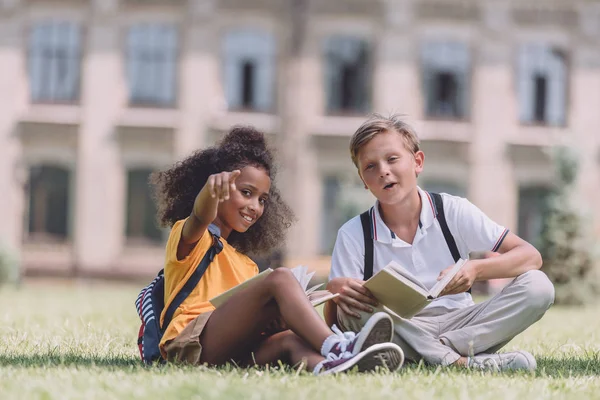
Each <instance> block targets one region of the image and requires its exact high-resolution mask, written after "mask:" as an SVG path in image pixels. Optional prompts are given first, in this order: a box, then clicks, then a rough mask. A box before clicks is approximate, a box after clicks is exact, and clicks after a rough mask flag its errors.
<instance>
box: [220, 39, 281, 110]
mask: <svg viewBox="0 0 600 400" xmlns="http://www.w3.org/2000/svg"><path fill="white" fill-rule="evenodd" d="M223 52H224V56H223V59H224V62H225V71H224V82H223V85H224V90H225V96H226V98H227V104H228V106H229V109H231V110H240V109H243V110H255V111H262V112H268V111H271V110H272V109H273V88H274V82H275V42H274V40H273V37H272V36H271V35H269V34H268V33H264V32H258V31H234V32H229V33H227V34H226V35H225V39H224V42H223Z"/></svg>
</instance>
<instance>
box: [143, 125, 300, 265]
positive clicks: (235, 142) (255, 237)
mask: <svg viewBox="0 0 600 400" xmlns="http://www.w3.org/2000/svg"><path fill="white" fill-rule="evenodd" d="M246 166H253V167H257V168H262V169H264V170H265V171H266V172H267V174H268V175H269V177H270V178H271V189H270V191H269V200H268V202H267V203H266V204H265V209H264V212H263V215H262V217H261V218H259V219H258V220H257V221H256V223H254V225H252V226H251V227H250V228H249V229H248V230H247V231H246V232H244V233H240V232H236V231H232V232H231V234H230V235H229V237H228V238H227V242H228V243H229V244H231V245H232V246H233V247H235V248H236V249H237V250H238V251H239V252H241V253H244V254H248V255H253V256H259V255H264V254H267V253H269V252H271V251H273V250H276V249H278V248H280V247H281V246H282V245H283V241H284V240H285V234H286V231H287V229H288V228H289V227H290V226H291V225H292V222H293V221H294V214H293V212H292V210H291V209H290V207H289V206H288V205H287V204H286V203H285V202H284V200H283V199H282V197H281V195H280V193H279V190H278V189H277V187H276V185H275V179H274V178H275V173H276V167H275V164H274V160H273V154H272V152H271V150H270V149H269V147H268V146H267V143H266V140H265V137H264V135H263V133H261V132H259V131H258V130H256V129H255V128H253V127H248V126H236V127H233V128H232V130H231V131H230V132H229V133H228V134H227V135H226V136H225V137H224V138H223V140H222V141H221V142H220V143H218V144H217V145H216V146H213V147H209V148H206V149H203V150H198V151H196V152H195V153H194V154H192V155H191V156H189V157H188V158H186V159H184V160H183V161H180V162H178V163H176V164H175V165H173V166H172V167H171V168H170V169H168V170H166V171H160V172H157V173H154V174H152V176H151V177H150V183H151V184H152V185H154V197H155V200H156V203H157V206H158V215H157V217H158V221H159V223H160V225H161V226H163V227H172V226H173V224H175V222H177V221H179V220H182V219H185V218H187V217H188V216H189V215H190V214H191V213H192V209H193V206H194V201H195V199H196V196H197V195H198V193H199V192H200V190H202V188H203V187H204V185H205V183H206V181H207V180H208V177H209V176H210V175H212V174H216V173H219V172H222V171H233V170H235V169H241V168H243V167H246Z"/></svg>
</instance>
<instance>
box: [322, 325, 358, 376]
mask: <svg viewBox="0 0 600 400" xmlns="http://www.w3.org/2000/svg"><path fill="white" fill-rule="evenodd" d="M331 330H332V331H333V333H335V334H336V335H337V336H338V337H339V342H337V343H336V344H335V345H334V346H333V347H335V346H339V348H340V353H339V354H335V353H334V352H332V351H329V353H327V356H325V359H324V360H323V361H321V362H320V363H319V364H317V366H316V367H315V370H314V374H315V375H318V374H319V372H321V369H322V368H323V365H324V364H325V363H328V362H332V361H337V360H340V359H343V358H350V357H352V353H351V352H350V351H346V349H347V348H348V345H349V344H350V343H351V342H352V341H353V340H354V339H355V338H356V333H354V332H342V331H341V330H340V329H339V328H338V327H337V326H335V325H333V326H332V327H331ZM333 347H332V349H333Z"/></svg>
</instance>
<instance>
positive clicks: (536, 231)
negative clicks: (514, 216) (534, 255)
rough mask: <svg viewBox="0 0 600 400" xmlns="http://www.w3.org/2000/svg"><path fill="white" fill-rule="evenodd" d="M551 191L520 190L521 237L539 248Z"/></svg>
mask: <svg viewBox="0 0 600 400" xmlns="http://www.w3.org/2000/svg"><path fill="white" fill-rule="evenodd" d="M549 194H550V189H548V188H545V187H528V188H520V189H519V225H518V229H519V232H518V233H519V236H520V237H521V238H523V239H524V240H526V241H528V242H529V243H531V244H533V245H534V246H537V245H538V244H539V241H540V235H541V233H542V228H543V220H544V216H545V214H546V210H547V199H548V196H549Z"/></svg>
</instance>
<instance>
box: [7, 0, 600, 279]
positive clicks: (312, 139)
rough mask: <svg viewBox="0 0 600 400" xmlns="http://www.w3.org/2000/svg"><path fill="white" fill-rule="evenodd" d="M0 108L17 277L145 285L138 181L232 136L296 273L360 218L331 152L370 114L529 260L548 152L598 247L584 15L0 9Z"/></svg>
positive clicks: (198, 0) (75, 5)
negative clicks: (132, 278)
mask: <svg viewBox="0 0 600 400" xmlns="http://www.w3.org/2000/svg"><path fill="white" fill-rule="evenodd" d="M0 105H1V109H2V111H1V112H0V190H1V191H2V196H0V221H2V223H1V224H0V239H1V240H2V241H3V242H4V243H5V245H6V246H8V247H9V248H10V249H12V250H13V251H15V252H17V253H18V254H20V259H21V271H22V273H24V274H35V273H44V274H46V273H58V274H65V275H73V274H78V275H85V276H94V275H106V274H110V275H145V274H152V273H154V272H155V271H156V270H157V269H158V268H160V265H161V264H162V260H163V256H164V241H165V238H166V234H167V232H165V230H164V229H159V228H158V227H157V226H156V224H155V222H154V212H155V206H154V203H153V201H152V199H151V196H150V188H149V186H148V183H147V180H148V175H149V174H150V173H151V172H152V171H156V170H159V169H162V168H166V167H168V166H169V165H171V164H172V163H174V162H175V161H177V160H179V159H181V158H183V157H185V156H186V155H188V154H190V153H191V152H192V151H194V150H195V149H198V148H200V147H203V146H206V145H210V144H212V143H214V142H215V141H216V140H218V138H219V137H220V136H221V135H222V134H223V133H224V132H226V131H227V130H228V129H229V128H230V127H231V126H233V125H235V124H250V125H254V126H256V127H257V128H259V129H261V130H263V131H265V132H266V133H268V134H269V137H270V139H272V141H273V144H274V145H275V146H277V148H278V155H279V160H280V164H281V168H280V169H281V174H280V176H279V178H280V182H281V186H282V189H283V192H284V195H285V196H286V197H287V198H288V199H289V201H290V203H291V205H292V207H293V209H294V210H295V212H296V214H297V217H298V223H297V224H296V225H295V226H294V228H293V230H292V232H291V235H290V239H289V243H288V247H287V249H286V254H287V256H288V258H289V259H290V260H293V261H290V262H296V261H298V260H302V261H304V262H308V263H309V265H310V264H311V262H313V260H316V258H317V257H319V256H327V255H328V254H330V252H331V249H332V245H333V241H334V240H335V234H336V232H337V229H338V227H339V226H340V225H341V224H342V223H343V222H344V221H345V220H347V219H348V218H350V217H351V216H353V215H356V214H357V213H359V212H360V211H362V210H364V209H366V208H367V207H368V206H369V205H370V204H371V203H372V201H373V198H372V197H371V196H370V194H369V193H368V192H367V191H365V190H364V189H363V188H362V187H361V185H360V184H359V182H357V176H356V170H355V168H354V166H353V165H352V163H351V161H350V157H349V151H348V143H349V137H350V135H351V134H352V133H353V132H354V131H355V130H356V128H357V127H358V126H359V125H360V124H361V123H362V121H363V120H364V119H365V117H366V115H367V114H368V113H370V112H380V113H383V114H389V113H393V112H394V113H401V114H404V115H406V119H407V120H408V121H409V122H411V123H412V124H413V125H414V126H415V127H416V129H417V131H418V133H419V135H420V137H421V140H422V144H423V149H424V151H425V154H426V161H425V171H424V173H423V174H422V176H421V177H420V182H421V185H422V186H423V187H425V188H428V189H431V190H436V191H445V192H449V193H454V194H458V195H465V196H468V197H469V199H470V200H471V201H472V202H473V203H475V204H476V205H477V206H479V207H480V208H481V209H482V210H484V211H485V212H486V213H487V214H488V215H490V216H491V217H492V218H493V219H495V220H496V221H498V222H499V223H502V224H504V225H506V226H507V227H509V228H510V229H512V230H513V231H515V232H517V233H519V234H520V235H522V236H524V237H525V238H527V239H529V240H532V241H534V242H535V240H536V238H537V236H538V235H539V230H540V226H541V211H540V210H541V208H542V207H541V204H542V202H543V198H544V195H545V193H546V192H547V191H548V189H549V188H551V187H552V185H553V183H554V172H553V161H552V148H553V147H554V146H556V145H569V146H571V147H573V148H574V149H575V150H576V151H577V154H578V157H579V160H580V165H581V168H580V175H579V179H578V192H577V194H576V195H577V196H578V198H579V199H580V200H581V201H580V203H581V207H582V209H583V210H584V211H585V212H586V214H587V215H589V217H590V218H589V220H590V221H591V224H592V227H593V230H594V232H595V234H596V235H598V236H600V211H599V210H598V208H597V207H594V205H596V204H598V203H599V202H600V134H598V132H597V129H598V127H600V112H599V110H600V1H591V0H577V1H566V0H563V1H558V0H548V1H544V2H540V1H535V0H525V1H522V0H521V1H516V0H378V1H375V0H328V1H318V0H306V1H300V0H296V1H292V0H290V1H286V0H220V1H217V0H189V1H186V0H171V1H167V0H146V1H143V0H43V1H42V0H2V1H0ZM314 262H316V261H314ZM325 263H326V262H325Z"/></svg>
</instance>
